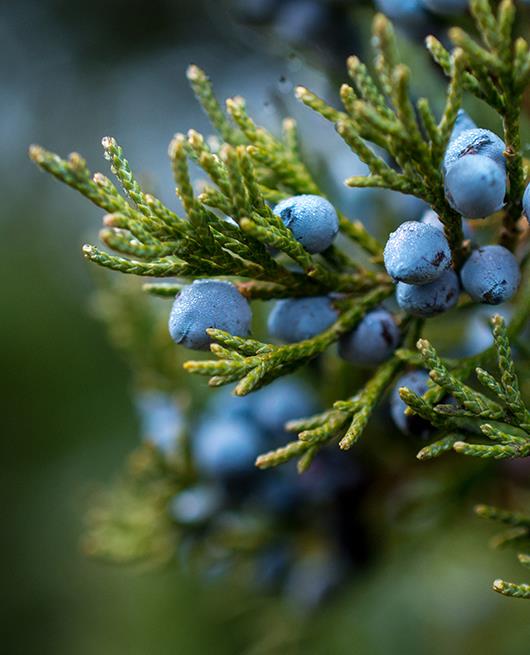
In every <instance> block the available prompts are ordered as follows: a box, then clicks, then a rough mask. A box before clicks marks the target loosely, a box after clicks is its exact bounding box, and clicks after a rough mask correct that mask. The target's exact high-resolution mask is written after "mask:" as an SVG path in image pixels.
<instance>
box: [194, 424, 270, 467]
mask: <svg viewBox="0 0 530 655" xmlns="http://www.w3.org/2000/svg"><path fill="white" fill-rule="evenodd" d="M262 447H263V440H262V434H261V432H260V430H259V429H258V428H257V427H256V425H255V424H254V423H253V422H251V421H249V420H246V419H243V418H237V419H236V418H230V417H222V416H217V417H206V418H205V419H204V420H203V421H202V423H201V424H200V425H199V428H198V430H197V431H196V433H195V435H194V437H193V439H192V451H193V454H194V460H195V463H196V465H197V468H198V469H199V470H200V471H202V472H203V473H205V474H206V475H209V476H212V477H216V478H230V477H233V476H237V475H242V474H245V473H251V472H252V470H253V466H254V461H255V459H256V457H257V456H258V455H259V453H260V451H261V449H262Z"/></svg>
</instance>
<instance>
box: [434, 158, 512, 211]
mask: <svg viewBox="0 0 530 655" xmlns="http://www.w3.org/2000/svg"><path fill="white" fill-rule="evenodd" d="M445 195H446V197H447V200H448V202H449V204H450V205H451V207H452V208H453V209H455V210H456V211H457V212H459V213H460V214H463V215H464V216H465V217H466V218H486V216H489V215H490V214H494V213H495V212H497V211H499V210H500V209H502V207H503V206H504V196H505V195H506V174H505V172H504V171H503V170H502V169H501V168H500V166H498V165H497V164H496V163H495V161H494V160H493V159H491V158H489V157H483V156H482V155H466V156H465V157H462V158H461V159H459V160H458V161H456V162H455V163H454V164H452V166H451V168H450V169H449V170H448V172H447V173H446V175H445Z"/></svg>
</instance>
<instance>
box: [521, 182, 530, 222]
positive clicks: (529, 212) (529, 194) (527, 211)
mask: <svg viewBox="0 0 530 655" xmlns="http://www.w3.org/2000/svg"><path fill="white" fill-rule="evenodd" d="M523 211H524V215H525V216H526V219H527V220H528V222H530V184H528V185H527V186H526V189H525V190H524V195H523Z"/></svg>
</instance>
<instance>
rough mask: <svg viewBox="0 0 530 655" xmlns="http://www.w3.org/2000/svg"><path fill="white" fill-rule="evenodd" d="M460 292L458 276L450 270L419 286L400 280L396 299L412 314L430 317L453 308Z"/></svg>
mask: <svg viewBox="0 0 530 655" xmlns="http://www.w3.org/2000/svg"><path fill="white" fill-rule="evenodd" d="M459 292H460V285H459V283H458V276H457V274H456V273H455V272H454V271H453V270H449V271H445V273H443V274H442V276H441V277H439V278H438V279H437V280H435V281H434V282H431V283H430V284H422V285H420V286H418V285H414V284H406V283H405V282H399V283H398V285H397V287H396V299H397V302H398V305H399V306H400V307H401V309H403V310H404V311H406V312H407V313H409V314H412V316H418V317H423V318H429V317H431V316H436V315H437V314H441V313H442V312H446V311H447V310H448V309H451V307H453V306H454V305H455V304H456V302H457V300H458V294H459Z"/></svg>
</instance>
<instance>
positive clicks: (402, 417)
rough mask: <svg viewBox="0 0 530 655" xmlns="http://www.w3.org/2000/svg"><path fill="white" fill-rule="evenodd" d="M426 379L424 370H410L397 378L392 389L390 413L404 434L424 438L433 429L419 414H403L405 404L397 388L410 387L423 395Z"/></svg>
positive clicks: (427, 377) (426, 375) (425, 389)
mask: <svg viewBox="0 0 530 655" xmlns="http://www.w3.org/2000/svg"><path fill="white" fill-rule="evenodd" d="M428 380H429V375H428V374H427V372H426V371H423V370H416V371H410V372H409V373H405V375H403V376H402V377H400V378H399V380H398V381H397V382H396V385H395V387H394V388H393V390H392V394H391V396H390V414H391V415H392V419H393V420H394V423H395V424H396V426H397V427H398V428H399V429H400V430H401V432H403V433H404V434H408V435H410V436H415V437H421V438H426V437H428V436H429V435H430V434H431V433H432V431H433V428H432V426H431V425H430V423H429V422H428V421H426V420H425V419H423V418H421V416H418V415H417V414H412V415H411V416H408V415H407V414H405V410H406V409H407V404H406V403H405V402H404V401H403V400H402V399H401V396H400V395H399V390H400V389H401V388H402V387H407V389H410V390H411V391H413V392H414V393H416V394H418V395H419V396H423V394H424V393H425V392H426V391H427V382H428Z"/></svg>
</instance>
